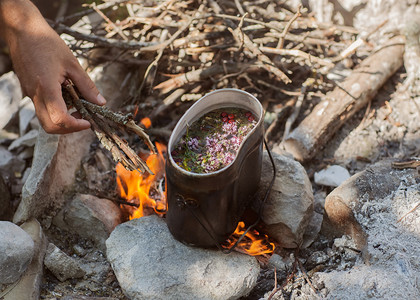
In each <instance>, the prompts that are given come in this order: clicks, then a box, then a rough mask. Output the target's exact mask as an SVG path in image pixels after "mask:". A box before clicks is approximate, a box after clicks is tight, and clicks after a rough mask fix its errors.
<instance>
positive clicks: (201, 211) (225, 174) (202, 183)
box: [166, 89, 264, 247]
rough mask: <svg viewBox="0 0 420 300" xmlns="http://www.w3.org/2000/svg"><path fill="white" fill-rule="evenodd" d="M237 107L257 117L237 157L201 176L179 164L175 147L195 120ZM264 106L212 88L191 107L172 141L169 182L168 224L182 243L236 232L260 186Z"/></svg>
mask: <svg viewBox="0 0 420 300" xmlns="http://www.w3.org/2000/svg"><path fill="white" fill-rule="evenodd" d="M223 107H238V108H244V109H246V110H249V111H251V112H252V113H253V114H254V116H256V119H257V120H258V122H257V124H256V126H255V127H254V128H253V129H252V131H251V132H250V133H249V134H248V136H247V137H246V138H245V139H244V140H243V142H242V144H241V146H240V148H239V150H238V153H237V155H236V158H235V159H234V161H233V162H232V163H231V164H230V165H228V166H226V167H224V168H223V169H220V170H218V171H215V172H212V173H206V174H198V173H192V172H189V171H186V170H184V169H182V168H180V167H179V166H178V165H177V164H176V163H175V161H174V159H173V158H172V156H171V152H172V150H173V148H174V147H175V146H176V144H177V143H178V141H179V139H180V138H181V137H182V136H183V134H184V133H185V132H186V128H187V125H189V124H192V123H193V122H194V121H196V120H197V119H199V118H200V117H201V116H203V115H204V114H206V113H208V112H210V111H212V110H214V109H218V108H223ZM263 136H264V127H263V108H262V106H261V104H260V102H259V101H258V100H257V99H256V98H255V97H254V96H252V95H251V94H249V93H247V92H244V91H241V90H237V89H221V90H216V91H213V92H211V93H209V94H207V95H205V96H204V97H202V98H201V99H200V100H198V101H197V102H196V103H195V104H193V105H192V106H191V108H190V109H188V110H187V112H186V113H185V114H184V115H183V116H182V118H181V119H180V120H179V122H178V124H177V125H176V127H175V129H174V130H173V132H172V135H171V137H170V139H169V144H168V152H167V156H168V157H167V163H166V184H167V187H166V188H167V197H168V201H167V203H168V211H167V214H166V219H167V224H168V227H169V230H170V232H171V233H172V235H173V236H174V237H175V238H176V239H177V240H179V241H181V242H183V243H185V244H188V245H193V246H200V247H212V246H219V247H220V243H223V242H224V241H226V239H227V238H228V237H229V236H230V235H231V234H232V233H233V232H234V231H235V229H236V227H237V225H238V222H239V221H240V218H241V216H242V214H243V213H244V210H245V208H246V207H247V205H248V204H249V202H250V200H251V199H252V197H253V196H254V194H255V192H256V191H257V189H258V185H259V181H260V177H261V164H262V149H263Z"/></svg>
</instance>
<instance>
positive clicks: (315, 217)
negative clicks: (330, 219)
mask: <svg viewBox="0 0 420 300" xmlns="http://www.w3.org/2000/svg"><path fill="white" fill-rule="evenodd" d="M323 219H324V214H320V213H318V212H316V211H314V212H313V214H312V217H311V219H310V220H309V224H308V227H307V228H306V231H305V233H304V235H303V243H302V248H307V247H309V246H310V245H311V244H312V243H313V242H314V241H315V239H316V238H317V237H318V234H319V232H320V231H321V227H322V220H323Z"/></svg>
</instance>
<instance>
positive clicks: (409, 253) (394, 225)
mask: <svg viewBox="0 0 420 300" xmlns="http://www.w3.org/2000/svg"><path fill="white" fill-rule="evenodd" d="M419 203H420V184H419V183H417V184H414V185H410V186H407V185H406V182H405V181H404V179H403V180H402V183H401V185H400V187H399V189H398V190H397V191H396V192H395V193H394V194H393V195H391V196H389V197H387V198H385V199H374V200H371V201H367V202H365V203H364V205H363V208H362V210H361V213H359V214H357V215H356V218H357V220H358V222H359V223H360V224H361V225H362V226H363V227H364V229H365V231H366V232H367V233H368V235H369V238H368V249H367V251H368V253H369V255H370V259H369V260H368V261H366V262H365V261H364V260H363V259H362V258H361V257H359V258H358V259H357V261H356V263H355V265H354V266H353V268H351V269H349V270H343V269H344V266H345V265H346V262H345V261H341V262H340V264H338V265H337V270H335V271H331V272H322V273H318V274H317V275H315V276H314V281H318V282H322V283H323V284H324V285H325V291H324V293H325V299H367V298H372V299H419V297H420V261H419V259H418V258H419V256H418V255H419V242H420V211H419V210H414V211H412V212H410V211H411V210H412V209H413V208H415V207H416V206H417V205H418V204H419ZM409 212H410V213H409ZM400 219H401V221H399V220H400ZM340 269H341V270H340ZM307 296H309V294H306V295H302V297H297V298H296V299H307V298H305V297H307Z"/></svg>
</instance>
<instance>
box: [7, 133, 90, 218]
mask: <svg viewBox="0 0 420 300" xmlns="http://www.w3.org/2000/svg"><path fill="white" fill-rule="evenodd" d="M92 138H93V135H92V132H90V131H87V130H85V131H81V132H75V133H71V134H66V135H62V136H58V135H50V134H47V133H45V131H43V130H42V129H40V130H39V135H38V139H37V142H36V144H35V150H34V158H33V161H32V167H31V172H30V174H29V177H28V179H27V180H26V182H25V185H24V186H23V189H22V200H21V202H20V204H19V206H18V209H17V210H16V213H15V215H14V217H13V222H15V223H20V222H24V221H25V220H27V219H30V218H31V217H36V218H41V217H46V216H48V215H51V214H54V213H55V212H54V211H51V209H50V208H51V207H61V206H62V205H63V203H64V202H65V200H66V198H65V197H63V195H65V192H66V191H68V190H69V189H70V187H71V185H72V184H73V183H74V179H75V173H76V170H77V168H78V167H79V162H80V160H81V158H82V157H83V156H84V154H85V153H87V151H88V149H89V145H90V141H91V140H92Z"/></svg>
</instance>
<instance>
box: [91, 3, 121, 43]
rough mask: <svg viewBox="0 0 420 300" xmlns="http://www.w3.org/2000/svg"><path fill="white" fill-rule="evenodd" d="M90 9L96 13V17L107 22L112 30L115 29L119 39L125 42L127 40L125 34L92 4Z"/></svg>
mask: <svg viewBox="0 0 420 300" xmlns="http://www.w3.org/2000/svg"><path fill="white" fill-rule="evenodd" d="M92 8H93V9H94V10H95V11H96V13H97V14H98V15H100V16H101V17H102V19H104V20H105V22H107V23H108V24H109V25H111V26H112V28H114V29H115V31H116V32H117V33H118V34H119V36H120V37H122V38H123V40H125V41H126V40H127V39H128V38H127V37H126V36H125V34H124V33H123V32H122V30H121V28H119V27H118V26H117V25H115V23H114V22H112V21H111V20H110V19H109V18H108V17H107V16H106V15H105V14H104V13H103V12H102V11H101V10H100V9H99V8H98V7H97V6H96V4H95V2H94V3H92Z"/></svg>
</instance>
